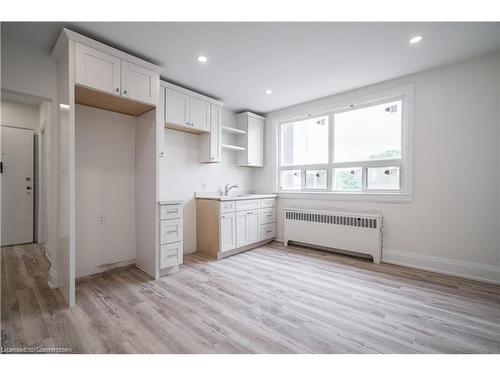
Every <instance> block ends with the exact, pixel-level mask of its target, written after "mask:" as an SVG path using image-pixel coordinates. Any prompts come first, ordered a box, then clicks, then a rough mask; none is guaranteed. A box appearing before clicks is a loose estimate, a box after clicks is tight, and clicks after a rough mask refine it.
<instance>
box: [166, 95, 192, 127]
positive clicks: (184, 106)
mask: <svg viewBox="0 0 500 375" xmlns="http://www.w3.org/2000/svg"><path fill="white" fill-rule="evenodd" d="M165 122H167V123H170V124H176V125H180V126H186V127H189V126H190V125H189V96H187V95H186V94H184V93H182V92H179V91H176V90H172V89H168V88H167V89H166V91H165Z"/></svg>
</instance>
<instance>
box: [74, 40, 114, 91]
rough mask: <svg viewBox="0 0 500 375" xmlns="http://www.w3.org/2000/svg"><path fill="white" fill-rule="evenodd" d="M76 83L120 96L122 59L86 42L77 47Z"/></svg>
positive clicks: (77, 44)
mask: <svg viewBox="0 0 500 375" xmlns="http://www.w3.org/2000/svg"><path fill="white" fill-rule="evenodd" d="M75 64H76V66H75V83H77V84H81V85H84V86H87V87H91V88H94V89H96V90H100V91H104V92H107V93H108V94H113V95H118V96H120V88H121V83H120V70H121V60H120V59H119V58H118V57H114V56H111V55H108V54H107V53H104V52H101V51H98V50H96V49H94V48H91V47H88V46H86V45H84V44H80V43H76V47H75Z"/></svg>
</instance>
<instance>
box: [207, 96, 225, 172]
mask: <svg viewBox="0 0 500 375" xmlns="http://www.w3.org/2000/svg"><path fill="white" fill-rule="evenodd" d="M221 144H222V108H221V107H219V106H218V105H215V104H211V105H210V161H211V162H213V163H215V162H221V161H222V158H221Z"/></svg>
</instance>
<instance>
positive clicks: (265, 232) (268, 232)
mask: <svg viewBox="0 0 500 375" xmlns="http://www.w3.org/2000/svg"><path fill="white" fill-rule="evenodd" d="M274 237H276V224H275V223H269V224H262V225H261V226H260V239H261V240H269V239H271V238H274Z"/></svg>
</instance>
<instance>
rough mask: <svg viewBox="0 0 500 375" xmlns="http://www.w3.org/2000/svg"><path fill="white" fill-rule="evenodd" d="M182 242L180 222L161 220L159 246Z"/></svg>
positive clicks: (178, 220) (177, 220) (179, 220)
mask: <svg viewBox="0 0 500 375" xmlns="http://www.w3.org/2000/svg"><path fill="white" fill-rule="evenodd" d="M178 241H182V220H181V219H174V220H162V221H161V222H160V244H161V245H163V244H167V243H172V242H178Z"/></svg>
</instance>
